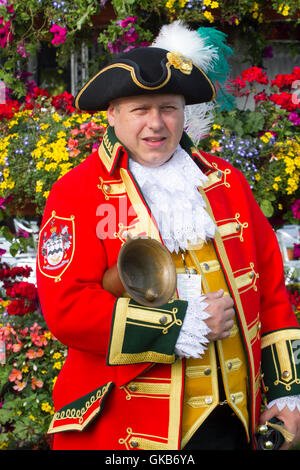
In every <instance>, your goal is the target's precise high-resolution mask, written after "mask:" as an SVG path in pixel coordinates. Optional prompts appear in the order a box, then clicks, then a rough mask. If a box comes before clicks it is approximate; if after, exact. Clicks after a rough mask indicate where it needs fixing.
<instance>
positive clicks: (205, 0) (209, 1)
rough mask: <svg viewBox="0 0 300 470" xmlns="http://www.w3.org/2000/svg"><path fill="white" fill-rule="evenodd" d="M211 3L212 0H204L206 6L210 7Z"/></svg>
mask: <svg viewBox="0 0 300 470" xmlns="http://www.w3.org/2000/svg"><path fill="white" fill-rule="evenodd" d="M210 4H211V0H204V1H203V5H205V6H206V7H209V5H210Z"/></svg>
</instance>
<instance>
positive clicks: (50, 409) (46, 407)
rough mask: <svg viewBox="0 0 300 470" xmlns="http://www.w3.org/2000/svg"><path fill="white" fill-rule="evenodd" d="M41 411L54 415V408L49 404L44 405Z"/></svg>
mask: <svg viewBox="0 0 300 470" xmlns="http://www.w3.org/2000/svg"><path fill="white" fill-rule="evenodd" d="M41 409H42V411H45V412H46V413H50V414H51V415H52V414H53V413H54V410H53V408H52V406H51V405H50V404H49V403H48V402H44V403H42V404H41Z"/></svg>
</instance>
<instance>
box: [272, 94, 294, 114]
mask: <svg viewBox="0 0 300 470" xmlns="http://www.w3.org/2000/svg"><path fill="white" fill-rule="evenodd" d="M269 99H270V101H273V103H276V104H277V105H278V106H280V107H281V108H282V109H286V110H287V111H295V109H297V107H300V106H299V105H297V104H296V103H294V102H293V95H292V94H291V93H287V92H285V91H283V92H282V93H279V94H276V93H274V94H273V95H271V96H270V97H269Z"/></svg>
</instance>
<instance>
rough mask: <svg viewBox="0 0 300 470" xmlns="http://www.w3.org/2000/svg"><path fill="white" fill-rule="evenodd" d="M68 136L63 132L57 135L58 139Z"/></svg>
mask: <svg viewBox="0 0 300 470" xmlns="http://www.w3.org/2000/svg"><path fill="white" fill-rule="evenodd" d="M66 136H67V134H66V133H65V132H63V131H60V132H58V133H57V138H58V139H62V138H63V137H66Z"/></svg>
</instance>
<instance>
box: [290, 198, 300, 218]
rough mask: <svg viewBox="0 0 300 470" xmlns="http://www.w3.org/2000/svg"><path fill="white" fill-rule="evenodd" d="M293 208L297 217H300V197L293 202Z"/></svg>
mask: <svg viewBox="0 0 300 470" xmlns="http://www.w3.org/2000/svg"><path fill="white" fill-rule="evenodd" d="M291 209H292V212H293V215H294V217H295V219H300V199H296V201H295V202H293V204H292V207H291Z"/></svg>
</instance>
